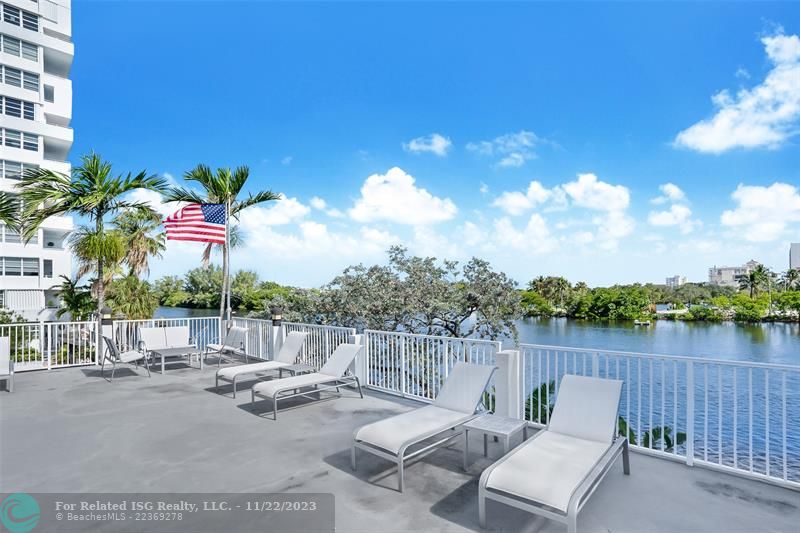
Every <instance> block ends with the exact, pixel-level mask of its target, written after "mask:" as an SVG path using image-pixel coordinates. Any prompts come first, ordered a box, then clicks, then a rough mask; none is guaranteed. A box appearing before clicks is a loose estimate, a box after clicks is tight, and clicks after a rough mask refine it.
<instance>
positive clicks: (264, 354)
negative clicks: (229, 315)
mask: <svg viewBox="0 0 800 533" xmlns="http://www.w3.org/2000/svg"><path fill="white" fill-rule="evenodd" d="M233 325H234V326H236V327H239V328H246V329H247V335H246V336H245V339H244V350H245V353H246V354H247V355H248V356H249V357H256V358H258V359H265V360H266V359H272V357H273V353H272V352H273V348H274V343H275V339H274V337H273V329H272V321H271V320H262V319H258V318H234V319H233Z"/></svg>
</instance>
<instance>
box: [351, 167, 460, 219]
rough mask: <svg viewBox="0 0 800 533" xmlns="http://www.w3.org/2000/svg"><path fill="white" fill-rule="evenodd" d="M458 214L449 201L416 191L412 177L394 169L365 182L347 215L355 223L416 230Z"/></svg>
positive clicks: (419, 189) (417, 189) (374, 175)
mask: <svg viewBox="0 0 800 533" xmlns="http://www.w3.org/2000/svg"><path fill="white" fill-rule="evenodd" d="M457 212H458V209H457V208H456V205H455V204H454V203H453V201H452V200H450V199H449V198H439V197H437V196H433V195H432V194H431V193H429V192H428V191H427V190H425V189H421V188H418V187H417V186H416V185H415V180H414V177H413V176H411V175H410V174H407V173H406V172H405V171H404V170H403V169H401V168H399V167H393V168H391V169H389V171H388V172H386V174H373V175H371V176H370V177H368V178H367V179H366V181H365V182H364V185H363V186H362V187H361V197H360V198H358V200H356V203H355V205H354V206H353V207H352V208H351V209H350V210H349V211H348V214H349V215H350V217H351V218H352V219H353V220H356V221H358V222H373V221H376V220H387V221H390V222H395V223H398V224H409V225H414V226H418V225H424V224H432V223H436V222H442V221H445V220H450V219H451V218H453V217H454V216H455V215H456V213H457Z"/></svg>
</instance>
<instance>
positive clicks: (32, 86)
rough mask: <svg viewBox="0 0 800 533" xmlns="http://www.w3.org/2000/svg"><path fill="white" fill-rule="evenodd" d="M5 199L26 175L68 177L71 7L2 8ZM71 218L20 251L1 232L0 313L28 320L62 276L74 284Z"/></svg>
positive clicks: (39, 3)
mask: <svg viewBox="0 0 800 533" xmlns="http://www.w3.org/2000/svg"><path fill="white" fill-rule="evenodd" d="M0 9H1V10H2V19H0V191H5V192H7V193H10V194H11V196H12V197H13V196H14V194H15V192H16V188H17V184H18V183H19V179H20V177H21V176H22V173H23V172H24V171H25V170H27V169H33V168H40V167H41V168H46V169H50V170H54V171H57V172H61V173H64V174H68V173H69V172H70V164H69V162H67V156H68V155H69V150H70V148H71V147H72V138H73V133H72V129H71V128H70V121H71V120H72V82H71V81H70V79H69V71H70V68H71V67H72V58H73V55H74V46H73V44H72V37H71V36H72V11H71V0H2V3H0ZM72 230H73V223H72V218H71V217H66V216H58V217H51V218H48V219H47V220H46V221H45V222H44V223H43V224H42V226H41V227H40V228H39V231H38V232H37V234H36V235H35V236H34V237H33V238H32V239H31V240H30V241H29V242H28V243H27V244H23V243H22V242H21V241H22V239H21V238H20V234H19V232H17V231H14V230H12V229H11V228H9V227H5V226H4V225H3V224H0V308H6V309H10V310H12V311H14V312H17V313H19V314H21V315H22V316H23V317H24V318H27V319H29V320H31V319H35V318H37V316H38V317H41V315H40V312H41V311H42V309H44V308H45V307H47V306H48V304H55V303H56V302H57V299H58V298H57V294H56V292H55V291H54V289H55V288H56V287H57V286H58V285H60V280H59V276H60V275H62V274H63V275H66V276H70V275H71V273H72V262H71V254H70V251H69V248H68V247H67V237H68V236H69V235H70V233H71V232H72Z"/></svg>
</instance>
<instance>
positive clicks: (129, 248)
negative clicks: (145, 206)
mask: <svg viewBox="0 0 800 533" xmlns="http://www.w3.org/2000/svg"><path fill="white" fill-rule="evenodd" d="M153 215H155V216H153ZM112 223H113V224H114V227H115V229H116V231H118V232H119V234H120V236H121V237H122V240H123V241H124V243H125V258H124V261H125V263H126V264H127V265H128V269H129V270H128V275H132V276H141V275H142V274H147V275H149V274H150V261H149V259H150V256H154V257H161V254H162V252H163V251H164V250H166V248H167V246H166V237H165V235H164V232H163V231H161V232H157V233H154V232H156V231H157V230H158V229H159V227H160V226H161V216H160V215H158V214H157V213H153V214H149V213H142V212H140V211H137V210H131V209H127V210H125V211H123V212H122V213H120V214H118V215H117V216H116V217H114V220H113V221H112Z"/></svg>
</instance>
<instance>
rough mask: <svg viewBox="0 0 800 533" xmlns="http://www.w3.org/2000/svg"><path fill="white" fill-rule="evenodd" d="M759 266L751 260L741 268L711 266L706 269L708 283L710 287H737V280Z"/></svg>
mask: <svg viewBox="0 0 800 533" xmlns="http://www.w3.org/2000/svg"><path fill="white" fill-rule="evenodd" d="M760 264H761V263H759V262H758V261H755V260H753V259H751V260H750V261H748V262H747V263H745V264H743V265H742V266H713V267H711V268H709V269H708V282H709V283H710V284H712V285H721V286H725V287H738V286H739V280H740V279H741V278H742V277H744V276H747V275H748V274H750V272H752V271H753V270H754V269H755V268H756V267H757V266H758V265H760Z"/></svg>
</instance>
